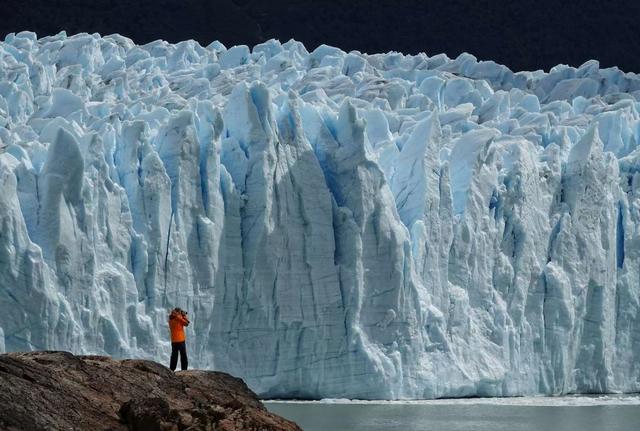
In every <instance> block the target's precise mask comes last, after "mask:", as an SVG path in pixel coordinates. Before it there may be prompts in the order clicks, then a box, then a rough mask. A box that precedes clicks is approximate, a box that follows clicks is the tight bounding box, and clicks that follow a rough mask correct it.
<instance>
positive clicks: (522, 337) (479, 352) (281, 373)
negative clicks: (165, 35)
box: [0, 32, 640, 399]
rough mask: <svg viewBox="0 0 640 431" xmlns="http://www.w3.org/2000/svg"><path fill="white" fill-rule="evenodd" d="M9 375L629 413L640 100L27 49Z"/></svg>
mask: <svg viewBox="0 0 640 431" xmlns="http://www.w3.org/2000/svg"><path fill="white" fill-rule="evenodd" d="M0 58H1V63H0V125H1V126H2V127H0V141H1V142H0V148H4V149H2V150H0V153H1V154H0V222H1V230H0V327H1V328H0V348H2V349H4V350H6V351H13V350H32V349H65V350H71V351H73V352H76V353H97V354H108V355H113V356H116V357H144V358H153V359H156V360H161V361H166V360H167V358H168V354H169V348H170V347H169V343H168V339H169V338H168V328H167V323H166V316H167V310H168V309H169V308H171V307H174V306H180V307H182V308H185V309H187V310H189V312H190V317H191V320H192V322H193V325H192V326H190V327H189V330H188V337H187V341H188V349H189V354H190V359H191V363H192V364H193V365H194V366H197V367H208V368H215V369H218V370H224V371H228V372H230V373H232V374H235V375H238V376H240V377H242V378H244V379H245V380H246V381H247V382H248V384H249V385H250V386H251V387H252V388H253V389H254V390H256V391H257V392H258V393H260V394H261V395H263V396H265V397H303V398H361V399H399V398H437V397H463V396H472V395H478V396H515V395H536V394H566V393H603V392H638V391H640V366H638V361H637V359H638V355H639V354H640V148H639V146H638V142H639V139H640V114H639V111H640V103H639V100H640V78H639V77H638V76H637V75H635V74H633V73H626V74H625V73H623V72H621V71H620V70H618V69H617V68H608V69H600V68H599V65H598V63H597V62H595V61H590V62H587V63H585V64H584V65H582V66H581V67H579V68H577V69H576V68H572V67H568V66H557V67H555V68H553V69H552V70H551V71H550V72H549V73H544V72H542V71H535V72H518V73H514V72H512V71H510V70H509V69H508V68H506V67H504V66H500V65H498V64H495V63H493V62H479V61H477V60H476V59H475V58H474V57H473V56H471V55H469V54H463V55H460V56H459V57H458V58H455V59H450V58H448V57H447V56H445V55H436V56H432V57H429V56H427V55H424V54H420V55H415V56H410V55H402V54H400V53H393V52H392V53H387V54H376V55H366V54H361V53H358V52H351V53H345V52H343V51H341V50H340V49H337V48H333V47H328V46H321V47H319V48H317V49H315V50H314V51H313V52H311V53H309V52H308V51H307V50H306V49H305V47H304V46H303V45H302V44H301V43H299V42H295V41H289V42H287V43H283V44H281V43H280V42H278V41H273V40H272V41H269V42H266V43H263V44H261V45H257V46H255V47H253V48H252V49H249V48H248V47H246V46H236V47H233V48H229V49H227V48H226V47H224V46H223V45H222V44H220V43H218V42H214V43H212V44H211V45H209V46H207V47H202V46H200V45H199V44H197V43H196V42H193V41H186V42H181V43H178V44H175V45H172V44H169V43H166V42H161V41H157V42H152V43H149V44H147V45H142V46H138V45H135V44H134V43H133V42H131V41H130V40H129V39H126V38H124V37H121V36H118V35H112V36H105V37H101V36H99V35H88V34H81V35H76V36H73V37H67V36H66V35H65V34H64V33H61V34H58V35H56V36H50V37H43V38H40V39H38V38H37V37H36V35H35V34H33V33H28V32H23V33H19V34H10V35H8V36H7V37H6V38H5V40H4V42H2V43H0Z"/></svg>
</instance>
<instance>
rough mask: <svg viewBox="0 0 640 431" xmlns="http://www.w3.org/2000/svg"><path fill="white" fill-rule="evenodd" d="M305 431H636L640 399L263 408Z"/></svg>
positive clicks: (313, 404) (639, 426)
mask: <svg viewBox="0 0 640 431" xmlns="http://www.w3.org/2000/svg"><path fill="white" fill-rule="evenodd" d="M265 405H266V406H267V408H268V409H269V410H270V411H272V412H274V413H276V414H279V415H281V416H283V417H285V418H287V419H291V420H293V421H295V422H296V423H297V424H298V425H300V426H301V427H302V429H304V430H305V431H360V430H362V431H365V430H366V431H396V430H397V431H423V430H424V431H439V430H442V431H463V430H464V431H467V430H473V431H484V430H487V431H540V430H542V431H618V430H619V431H634V430H640V397H598V398H588V397H563V398H517V399H475V400H436V401H410V402H345V401H337V402H336V401H333V402H280V401H277V402H265Z"/></svg>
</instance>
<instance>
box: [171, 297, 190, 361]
mask: <svg viewBox="0 0 640 431" xmlns="http://www.w3.org/2000/svg"><path fill="white" fill-rule="evenodd" d="M189 323H190V322H189V319H188V318H187V312H186V311H184V310H182V309H181V308H178V307H176V308H174V309H173V310H171V314H169V329H170V330H171V362H170V363H169V368H171V371H175V369H176V365H178V353H180V368H181V369H182V370H186V369H187V366H188V364H189V362H188V360H187V347H186V345H185V335H184V327H185V326H189Z"/></svg>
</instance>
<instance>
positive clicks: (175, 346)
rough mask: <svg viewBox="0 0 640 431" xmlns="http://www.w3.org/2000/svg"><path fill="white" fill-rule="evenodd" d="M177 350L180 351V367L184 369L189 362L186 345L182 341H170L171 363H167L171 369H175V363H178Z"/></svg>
mask: <svg viewBox="0 0 640 431" xmlns="http://www.w3.org/2000/svg"><path fill="white" fill-rule="evenodd" d="M178 352H180V368H181V369H182V370H186V369H187V365H188V364H189V362H188V361H187V346H186V345H185V344H184V341H180V342H178V343H171V363H170V365H169V368H171V371H175V369H176V365H178Z"/></svg>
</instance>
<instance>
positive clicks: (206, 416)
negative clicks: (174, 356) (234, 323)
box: [0, 351, 300, 431]
mask: <svg viewBox="0 0 640 431" xmlns="http://www.w3.org/2000/svg"><path fill="white" fill-rule="evenodd" d="M0 429H2V430H7V431H18V430H20V431H22V430H33V431H37V430H54V429H55V430H92V431H94V430H96V431H97V430H105V431H106V430H110V431H116V430H132V431H156V430H157V431H161V430H162V431H182V430H189V431H200V430H261V431H262V430H264V431H268V430H274V431H276V430H278V431H296V430H300V428H299V427H298V426H297V425H296V424H294V423H293V422H290V421H287V420H286V419H283V418H281V417H279V416H276V415H274V414H272V413H269V412H268V411H267V410H266V409H265V407H264V406H263V405H262V403H260V401H259V400H258V398H257V397H256V395H255V394H254V393H253V392H251V390H250V389H249V388H248V387H247V386H246V385H245V383H244V382H243V381H242V380H240V379H238V378H235V377H232V376H230V375H228V374H225V373H219V372H214V371H200V370H190V371H180V372H177V373H173V372H172V371H170V370H169V369H168V368H166V367H164V366H162V365H160V364H158V363H156V362H152V361H143V360H122V361H118V360H114V359H111V358H109V357H106V356H75V355H73V354H71V353H67V352H53V351H46V352H30V353H9V354H6V355H1V356H0Z"/></svg>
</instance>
